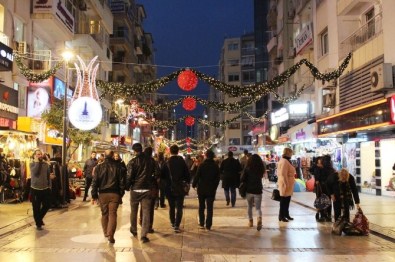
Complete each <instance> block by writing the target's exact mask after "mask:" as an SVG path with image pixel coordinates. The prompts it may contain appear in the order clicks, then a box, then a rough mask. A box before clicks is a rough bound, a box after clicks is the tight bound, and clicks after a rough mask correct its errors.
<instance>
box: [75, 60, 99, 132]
mask: <svg viewBox="0 0 395 262" xmlns="http://www.w3.org/2000/svg"><path fill="white" fill-rule="evenodd" d="M77 58H78V60H79V62H80V64H81V69H80V67H79V66H78V65H77V64H74V65H75V68H76V70H77V86H76V88H75V92H74V96H73V98H72V99H71V104H70V108H69V110H68V112H69V114H68V116H69V119H70V122H71V123H72V124H73V126H75V127H76V128H78V129H80V130H91V129H93V128H95V127H97V126H98V125H99V123H100V121H101V120H102V108H101V106H100V102H99V96H98V94H97V89H96V73H97V70H98V69H99V64H97V65H96V66H95V67H94V68H93V64H94V63H95V61H96V59H97V56H95V57H94V58H93V59H92V60H91V61H90V62H89V64H88V66H86V65H85V63H84V61H83V60H82V59H81V58H80V57H79V56H77Z"/></svg>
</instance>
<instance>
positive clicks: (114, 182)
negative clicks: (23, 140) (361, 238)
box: [0, 143, 360, 243]
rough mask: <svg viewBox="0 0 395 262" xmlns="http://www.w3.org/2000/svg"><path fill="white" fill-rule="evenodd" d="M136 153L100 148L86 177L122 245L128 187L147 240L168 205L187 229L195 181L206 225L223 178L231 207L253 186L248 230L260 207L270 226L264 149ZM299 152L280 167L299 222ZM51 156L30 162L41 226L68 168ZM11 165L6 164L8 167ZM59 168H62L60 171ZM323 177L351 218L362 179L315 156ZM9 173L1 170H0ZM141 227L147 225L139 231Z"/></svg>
mask: <svg viewBox="0 0 395 262" xmlns="http://www.w3.org/2000/svg"><path fill="white" fill-rule="evenodd" d="M132 150H133V157H132V159H131V160H130V161H129V162H128V163H127V164H126V163H125V162H124V161H123V160H122V158H121V157H120V155H119V154H118V153H115V152H113V151H111V150H106V151H105V154H102V155H100V157H99V158H98V159H96V155H97V154H96V152H92V153H91V157H90V158H89V159H88V160H87V161H86V162H85V166H84V169H83V170H84V175H85V180H86V187H85V193H84V196H83V201H87V199H88V191H89V189H90V187H91V188H92V189H91V196H92V200H91V201H92V203H98V205H99V206H100V209H101V215H102V217H101V225H102V230H103V234H104V236H105V237H106V238H107V239H108V241H109V243H115V238H114V235H115V230H116V227H117V210H118V207H119V205H121V204H122V197H123V195H124V194H125V191H130V202H129V204H130V207H131V212H130V232H131V234H132V235H133V236H134V237H136V238H138V237H139V239H140V240H141V241H142V242H143V243H146V242H149V241H150V240H149V238H148V234H149V233H154V232H155V230H154V228H153V222H154V214H155V212H154V210H155V209H158V208H159V207H161V208H166V207H167V205H166V203H165V199H167V203H168V211H169V213H168V216H169V224H170V225H169V227H172V229H173V230H174V232H175V233H180V232H181V229H180V224H181V221H182V217H183V210H184V199H185V196H186V195H188V191H189V186H190V185H191V186H192V188H194V189H195V190H196V191H197V198H198V203H199V207H198V214H199V216H198V217H199V219H198V223H199V225H198V226H199V227H200V228H201V229H206V230H211V227H212V225H213V216H214V210H215V209H214V202H215V196H216V193H217V188H218V186H219V183H220V181H222V188H223V190H224V195H225V199H226V205H227V206H231V207H235V205H236V192H237V191H236V190H237V189H238V188H239V186H240V184H244V186H245V191H246V194H245V199H246V202H247V217H248V223H247V225H248V227H253V226H254V216H253V209H254V208H255V213H256V224H255V225H256V229H257V230H258V231H260V230H261V229H262V210H261V202H262V193H263V183H262V180H263V178H264V174H265V172H266V166H265V162H264V161H263V160H262V158H261V157H260V156H259V155H257V154H249V153H248V152H244V153H245V154H244V158H241V159H240V160H237V159H235V158H234V157H233V153H232V152H228V154H227V158H226V159H223V160H222V161H220V162H218V161H217V160H216V159H215V154H214V152H213V151H211V150H207V151H206V152H205V154H204V156H203V155H198V156H197V158H196V159H194V160H193V159H191V158H189V157H187V158H186V159H184V158H183V157H181V156H179V148H178V146H177V145H172V146H171V147H170V156H169V157H167V158H165V156H164V154H163V153H159V154H158V155H155V157H154V156H153V149H152V148H151V147H146V148H145V149H144V150H143V147H142V145H141V144H140V143H136V144H134V145H133V147H132ZM292 155H293V151H292V149H290V148H285V149H284V152H283V155H282V157H281V159H280V160H279V162H278V165H277V176H278V181H277V185H278V190H279V194H280V205H279V216H278V219H279V221H280V222H289V221H291V220H294V218H292V217H291V216H290V213H289V205H290V201H291V197H292V194H293V191H294V190H293V189H294V183H295V174H296V171H295V167H294V166H293V165H292V162H291V157H292ZM51 163H53V162H51V161H50V159H49V156H48V155H47V154H45V153H43V152H42V151H41V150H39V149H37V150H35V151H34V153H33V159H32V162H31V163H30V170H31V181H30V196H31V201H32V206H33V216H34V220H35V223H36V227H37V230H42V227H43V226H44V225H45V223H44V221H43V219H44V217H45V214H46V213H47V212H48V210H49V209H50V208H51V201H52V199H53V198H54V197H53V196H54V195H53V192H52V191H53V187H54V186H53V184H54V183H56V182H55V180H54V178H55V177H56V175H55V173H56V172H60V171H59V170H57V171H56V170H55V167H54V166H52V164H51ZM3 166H4V164H1V165H0V171H3V169H4V167H3ZM55 171H56V172H55ZM310 172H311V174H312V175H313V176H314V177H315V181H316V184H315V192H316V194H317V197H319V196H320V195H321V194H326V195H328V196H330V197H331V200H332V203H333V208H334V219H335V221H336V220H337V219H339V217H342V218H343V219H346V220H349V219H350V212H349V210H350V209H352V208H353V207H354V205H356V207H357V208H359V204H360V200H359V196H358V191H357V188H356V183H355V179H354V177H353V176H352V175H351V174H349V172H348V171H347V170H346V169H342V170H340V171H339V172H337V171H336V170H335V169H334V168H333V164H332V161H331V157H330V156H323V157H319V158H316V159H315V164H314V165H313V166H312V168H311V169H310ZM0 173H1V172H0ZM331 210H332V206H330V207H328V208H325V209H322V210H319V212H317V214H316V219H317V221H318V222H329V221H332V215H331V214H332V213H331ZM138 224H140V226H141V231H140V234H139V235H138V230H137V229H138Z"/></svg>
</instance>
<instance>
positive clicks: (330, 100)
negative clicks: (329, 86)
mask: <svg viewBox="0 0 395 262" xmlns="http://www.w3.org/2000/svg"><path fill="white" fill-rule="evenodd" d="M335 98H336V97H335V94H334V93H328V94H325V95H323V96H322V106H323V107H326V108H333V107H335V103H336V99H335Z"/></svg>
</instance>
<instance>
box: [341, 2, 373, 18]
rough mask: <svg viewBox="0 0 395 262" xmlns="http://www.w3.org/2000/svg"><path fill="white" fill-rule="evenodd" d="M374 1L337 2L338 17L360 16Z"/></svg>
mask: <svg viewBox="0 0 395 262" xmlns="http://www.w3.org/2000/svg"><path fill="white" fill-rule="evenodd" d="M376 2H377V1H376V0H337V14H338V15H360V14H362V12H363V11H364V10H366V9H367V8H368V7H369V6H371V5H372V4H374V3H376Z"/></svg>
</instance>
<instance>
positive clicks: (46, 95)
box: [27, 77, 53, 118]
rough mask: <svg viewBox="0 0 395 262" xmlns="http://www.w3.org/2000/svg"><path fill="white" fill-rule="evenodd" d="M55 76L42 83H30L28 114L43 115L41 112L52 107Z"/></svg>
mask: <svg viewBox="0 0 395 262" xmlns="http://www.w3.org/2000/svg"><path fill="white" fill-rule="evenodd" d="M52 86H53V78H52V77H50V78H48V79H47V80H45V81H43V82H40V83H29V86H28V88H27V116H30V117H36V118H38V117H41V114H42V113H43V112H44V111H45V110H48V109H49V108H51V96H52V94H51V92H52Z"/></svg>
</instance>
